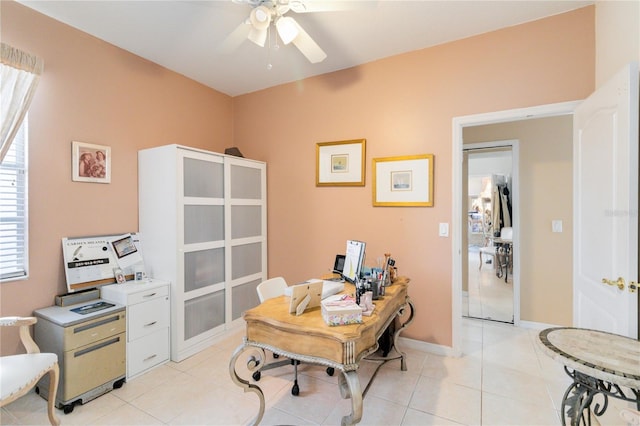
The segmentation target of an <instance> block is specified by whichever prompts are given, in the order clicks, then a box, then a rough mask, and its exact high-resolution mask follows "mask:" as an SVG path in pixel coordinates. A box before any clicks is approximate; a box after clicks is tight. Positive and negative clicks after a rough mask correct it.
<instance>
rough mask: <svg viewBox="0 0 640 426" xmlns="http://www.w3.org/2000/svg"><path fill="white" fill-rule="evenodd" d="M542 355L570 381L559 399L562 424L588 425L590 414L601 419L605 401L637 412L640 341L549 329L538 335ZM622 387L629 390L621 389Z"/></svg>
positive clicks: (565, 329) (584, 331) (639, 385)
mask: <svg viewBox="0 0 640 426" xmlns="http://www.w3.org/2000/svg"><path fill="white" fill-rule="evenodd" d="M539 338H540V345H541V347H542V349H543V351H544V352H545V353H546V354H547V355H549V356H550V357H552V358H553V359H555V360H556V361H558V362H560V363H562V364H563V365H564V371H565V372H566V373H567V374H568V375H569V377H571V378H572V379H573V383H572V384H571V385H570V386H569V388H568V389H567V391H566V392H565V393H564V396H563V398H562V424H563V425H565V416H567V417H569V418H570V420H571V425H575V426H577V425H579V424H584V425H590V424H591V404H592V403H593V402H594V397H595V396H596V395H598V394H600V395H601V396H602V400H603V401H604V402H600V401H598V402H597V403H595V409H594V410H593V413H594V414H595V415H596V416H601V415H602V414H604V412H605V411H606V409H607V406H608V398H609V397H613V398H618V399H622V400H624V401H630V402H635V403H636V407H637V408H638V409H639V410H640V341H638V340H634V339H630V338H628V337H624V336H620V335H617V334H611V333H605V332H603V331H596V330H587V329H581V328H571V327H561V328H548V329H546V330H543V331H541V332H540V335H539ZM624 387H626V388H628V389H626V390H625V389H624Z"/></svg>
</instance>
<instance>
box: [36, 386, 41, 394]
mask: <svg viewBox="0 0 640 426" xmlns="http://www.w3.org/2000/svg"><path fill="white" fill-rule="evenodd" d="M35 390H36V395H40V386H36V389H35Z"/></svg>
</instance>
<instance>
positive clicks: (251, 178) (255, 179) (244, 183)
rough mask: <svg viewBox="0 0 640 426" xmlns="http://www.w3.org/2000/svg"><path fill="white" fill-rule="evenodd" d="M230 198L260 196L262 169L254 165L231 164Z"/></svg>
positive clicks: (259, 197)
mask: <svg viewBox="0 0 640 426" xmlns="http://www.w3.org/2000/svg"><path fill="white" fill-rule="evenodd" d="M231 198H246V199H252V200H259V199H261V198H262V171H261V170H260V169H257V168H254V167H244V166H239V165H236V164H233V165H232V166H231Z"/></svg>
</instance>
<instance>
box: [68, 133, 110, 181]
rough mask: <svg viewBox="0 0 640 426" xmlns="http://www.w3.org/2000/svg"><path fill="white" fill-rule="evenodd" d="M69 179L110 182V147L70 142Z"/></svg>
mask: <svg viewBox="0 0 640 426" xmlns="http://www.w3.org/2000/svg"><path fill="white" fill-rule="evenodd" d="M71 179H72V180H73V181H75V182H94V183H110V182H111V148H110V147H108V146H103V145H94V144H90V143H84V142H75V141H74V142H72V143H71Z"/></svg>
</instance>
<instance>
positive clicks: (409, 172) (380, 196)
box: [373, 154, 433, 207]
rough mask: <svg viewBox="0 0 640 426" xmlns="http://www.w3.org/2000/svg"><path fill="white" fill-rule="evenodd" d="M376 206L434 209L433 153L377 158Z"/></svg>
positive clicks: (374, 183) (374, 163) (375, 179)
mask: <svg viewBox="0 0 640 426" xmlns="http://www.w3.org/2000/svg"><path fill="white" fill-rule="evenodd" d="M373 205H374V206H420V207H433V154H422V155H406V156H401V157H386V158H374V159H373Z"/></svg>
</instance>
